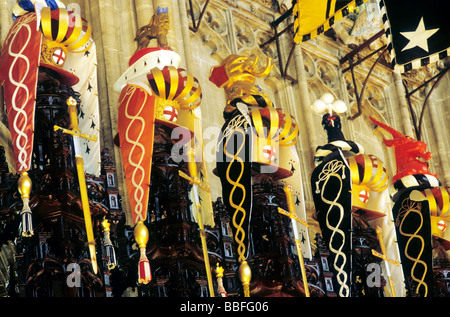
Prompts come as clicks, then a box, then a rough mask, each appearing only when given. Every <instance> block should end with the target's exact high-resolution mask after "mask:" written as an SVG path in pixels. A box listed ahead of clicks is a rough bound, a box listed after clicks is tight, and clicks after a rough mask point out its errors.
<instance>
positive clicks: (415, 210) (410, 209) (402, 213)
mask: <svg viewBox="0 0 450 317" xmlns="http://www.w3.org/2000/svg"><path fill="white" fill-rule="evenodd" d="M420 210H421V203H417V202H414V201H412V200H410V199H409V198H407V199H405V200H404V201H403V203H402V206H401V207H400V210H399V213H398V216H397V220H396V225H397V226H398V228H399V231H400V233H401V234H402V235H404V236H406V237H409V239H408V242H407V243H406V245H405V250H404V252H405V256H406V257H407V258H408V259H409V260H411V261H413V262H414V264H413V266H412V268H411V278H412V279H413V280H414V281H416V282H417V283H418V285H417V288H416V293H419V289H420V288H421V287H423V288H424V289H425V293H424V294H425V297H426V296H427V294H428V286H427V284H426V283H425V281H424V280H425V277H426V274H427V270H428V267H427V264H426V263H425V262H424V261H422V260H420V257H421V256H422V253H423V252H424V249H425V241H424V239H423V238H422V237H421V236H420V235H418V233H419V231H420V230H421V229H422V226H423V216H422V213H421V212H420ZM411 214H416V215H418V216H419V217H420V223H418V226H417V229H416V231H415V232H414V233H412V234H411V233H408V232H404V231H403V228H402V226H403V224H404V223H405V220H407V219H408V216H410V215H411ZM400 218H401V219H400ZM414 239H418V240H419V241H420V244H421V248H420V250H417V249H416V247H415V248H414V253H417V251H418V252H419V253H418V255H417V257H412V256H411V255H410V253H409V251H410V249H409V247H410V244H411V242H412V240H414ZM418 266H423V267H424V271H423V274H422V276H416V275H415V274H416V270H417V268H418Z"/></svg>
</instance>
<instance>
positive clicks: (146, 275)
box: [138, 248, 152, 284]
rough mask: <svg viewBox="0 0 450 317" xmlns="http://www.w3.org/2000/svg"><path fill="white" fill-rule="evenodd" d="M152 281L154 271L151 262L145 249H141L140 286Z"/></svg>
mask: <svg viewBox="0 0 450 317" xmlns="http://www.w3.org/2000/svg"><path fill="white" fill-rule="evenodd" d="M151 280H152V271H151V270H150V262H149V261H148V259H147V256H146V255H145V248H141V258H140V259H139V278H138V282H139V283H140V284H147V283H149V282H150V281H151Z"/></svg>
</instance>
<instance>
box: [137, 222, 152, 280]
mask: <svg viewBox="0 0 450 317" xmlns="http://www.w3.org/2000/svg"><path fill="white" fill-rule="evenodd" d="M148 238H149V232H148V229H147V226H146V225H145V224H144V222H143V221H138V223H137V224H136V226H135V227H134V240H135V241H136V243H137V244H138V246H139V250H140V253H141V257H140V259H139V267H138V275H139V276H138V282H139V283H142V284H147V283H149V282H150V281H151V280H152V272H151V270H150V262H149V260H148V259H147V255H146V254H145V253H146V246H147V242H148Z"/></svg>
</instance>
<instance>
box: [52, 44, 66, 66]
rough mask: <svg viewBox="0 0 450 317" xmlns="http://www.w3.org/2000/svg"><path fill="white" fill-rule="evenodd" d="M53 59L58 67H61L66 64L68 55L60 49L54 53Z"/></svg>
mask: <svg viewBox="0 0 450 317" xmlns="http://www.w3.org/2000/svg"><path fill="white" fill-rule="evenodd" d="M52 59H53V62H54V63H55V64H56V65H59V66H61V65H62V64H64V61H65V59H66V53H65V52H64V51H63V50H62V49H60V48H59V49H56V50H54V51H53V56H52Z"/></svg>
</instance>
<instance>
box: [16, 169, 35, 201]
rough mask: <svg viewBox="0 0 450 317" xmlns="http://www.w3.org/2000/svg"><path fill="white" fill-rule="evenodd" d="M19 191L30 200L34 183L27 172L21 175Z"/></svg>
mask: <svg viewBox="0 0 450 317" xmlns="http://www.w3.org/2000/svg"><path fill="white" fill-rule="evenodd" d="M17 185H18V189H19V193H20V195H21V196H22V199H23V198H30V193H31V187H32V182H31V178H30V176H28V173H27V172H23V173H22V174H20V178H19V181H18V184H17Z"/></svg>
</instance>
